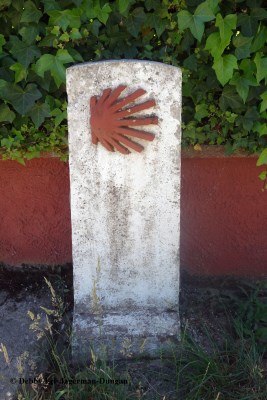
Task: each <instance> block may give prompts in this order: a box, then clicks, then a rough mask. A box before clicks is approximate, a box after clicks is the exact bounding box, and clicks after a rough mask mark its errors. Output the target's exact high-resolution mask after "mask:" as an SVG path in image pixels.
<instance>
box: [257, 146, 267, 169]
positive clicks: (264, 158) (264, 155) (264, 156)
mask: <svg viewBox="0 0 267 400" xmlns="http://www.w3.org/2000/svg"><path fill="white" fill-rule="evenodd" d="M265 164H267V149H264V150H263V151H262V152H261V154H260V156H259V158H258V161H257V167H259V166H260V165H265Z"/></svg>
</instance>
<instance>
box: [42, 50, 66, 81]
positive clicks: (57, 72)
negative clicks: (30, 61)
mask: <svg viewBox="0 0 267 400" xmlns="http://www.w3.org/2000/svg"><path fill="white" fill-rule="evenodd" d="M73 61H74V60H73V58H72V57H71V55H70V54H69V53H68V51H67V50H64V49H60V50H58V52H57V54H56V55H55V56H54V55H52V54H43V55H42V56H41V57H40V58H39V60H38V61H37V63H36V65H35V72H36V73H37V75H39V76H41V77H42V78H43V77H44V73H45V72H46V71H50V73H51V75H52V76H53V78H54V80H55V83H56V85H57V87H59V86H60V85H61V84H62V83H65V80H66V68H65V66H64V64H66V63H70V62H73Z"/></svg>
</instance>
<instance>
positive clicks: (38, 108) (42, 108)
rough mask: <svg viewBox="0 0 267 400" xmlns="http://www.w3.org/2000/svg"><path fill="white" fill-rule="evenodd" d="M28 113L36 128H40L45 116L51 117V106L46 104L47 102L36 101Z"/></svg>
mask: <svg viewBox="0 0 267 400" xmlns="http://www.w3.org/2000/svg"><path fill="white" fill-rule="evenodd" d="M28 115H29V116H30V117H31V119H32V121H33V123H34V125H35V126H36V128H39V126H40V125H41V124H42V123H43V122H44V120H45V118H46V117H49V115H50V108H49V106H48V104H46V103H43V104H37V103H36V104H35V105H34V106H33V107H32V108H31V110H30V111H29V113H28Z"/></svg>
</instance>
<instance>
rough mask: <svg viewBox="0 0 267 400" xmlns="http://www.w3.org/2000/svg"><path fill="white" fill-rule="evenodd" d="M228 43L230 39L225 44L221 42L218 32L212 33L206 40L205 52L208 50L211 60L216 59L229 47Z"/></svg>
mask: <svg viewBox="0 0 267 400" xmlns="http://www.w3.org/2000/svg"><path fill="white" fill-rule="evenodd" d="M229 43H230V39H229V41H227V42H226V41H224V42H223V41H222V39H221V37H220V34H219V32H213V33H211V34H210V35H209V36H208V38H207V41H206V46H205V50H209V52H210V54H211V55H212V57H213V58H218V57H220V56H221V55H222V53H223V50H224V49H225V47H227V46H228V45H229Z"/></svg>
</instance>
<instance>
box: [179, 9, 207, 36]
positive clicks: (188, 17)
mask: <svg viewBox="0 0 267 400" xmlns="http://www.w3.org/2000/svg"><path fill="white" fill-rule="evenodd" d="M214 18H215V15H214V14H213V11H212V9H211V8H210V6H209V3H208V1H205V2H204V3H201V4H199V6H198V7H197V8H196V10H195V12H194V14H191V13H190V12H189V11H187V10H182V11H180V12H178V27H179V29H180V30H182V31H183V30H184V29H186V28H189V29H190V31H191V33H192V35H193V36H194V37H195V38H196V39H197V40H198V41H201V38H202V36H203V33H204V22H208V21H211V20H213V19H214Z"/></svg>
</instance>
